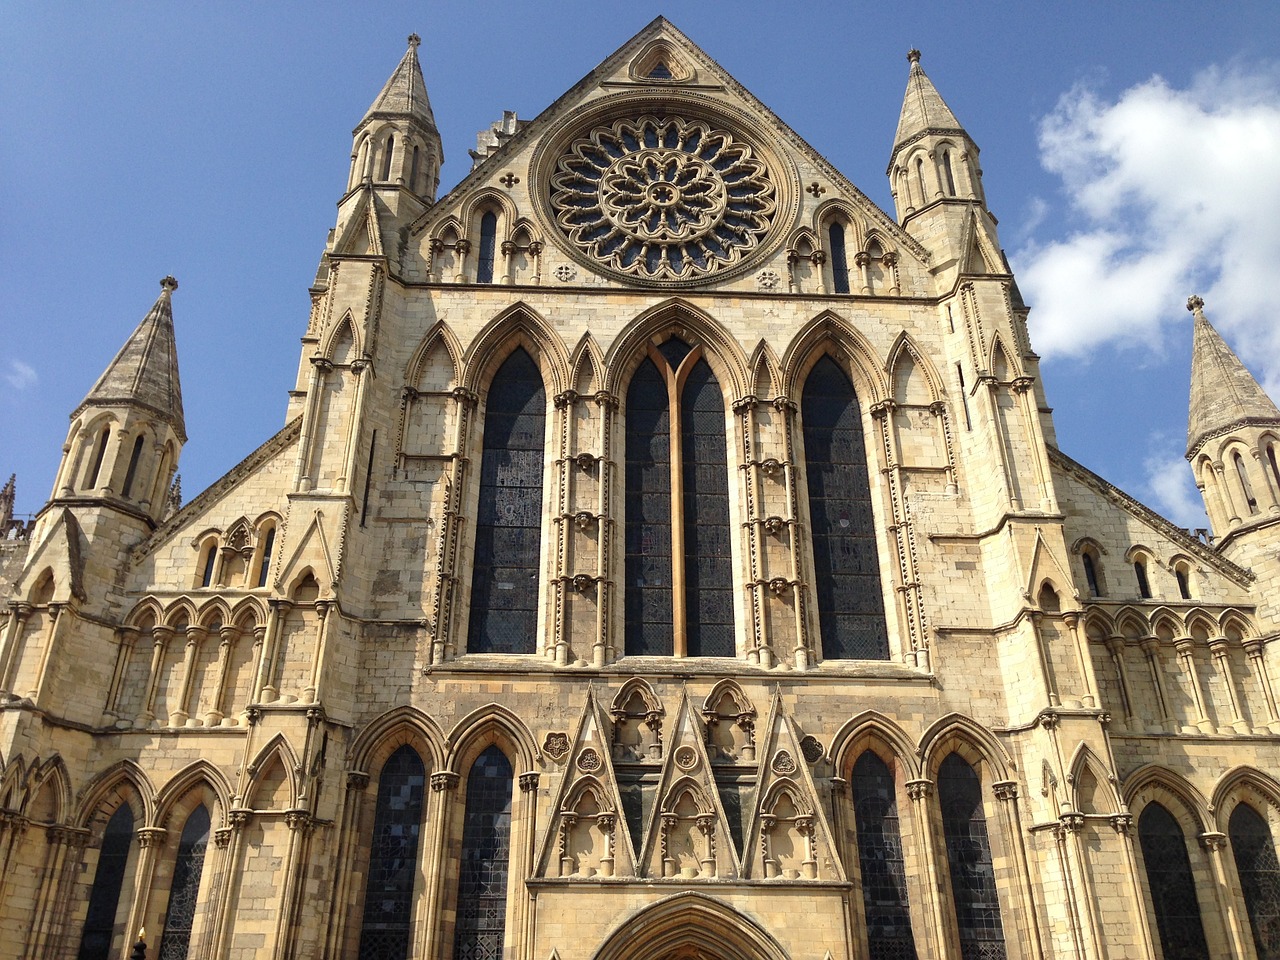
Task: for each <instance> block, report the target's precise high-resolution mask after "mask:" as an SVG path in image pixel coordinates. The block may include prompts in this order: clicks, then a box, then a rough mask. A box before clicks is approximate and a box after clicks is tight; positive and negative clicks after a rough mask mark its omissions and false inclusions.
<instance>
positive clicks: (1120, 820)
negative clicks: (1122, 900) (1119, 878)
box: [1110, 813, 1155, 960]
mask: <svg viewBox="0 0 1280 960" xmlns="http://www.w3.org/2000/svg"><path fill="white" fill-rule="evenodd" d="M1110 820H1111V826H1112V828H1113V829H1114V830H1115V832H1116V835H1117V836H1118V837H1119V838H1120V846H1121V849H1122V850H1123V851H1124V864H1125V870H1124V874H1125V876H1126V877H1128V878H1129V915H1130V917H1131V918H1133V921H1134V927H1135V930H1136V932H1137V936H1136V938H1135V939H1136V940H1137V947H1138V949H1139V950H1140V951H1142V952H1141V953H1140V954H1139V955H1138V957H1137V958H1136V960H1155V951H1154V947H1153V944H1154V943H1155V940H1154V938H1153V937H1152V935H1151V920H1150V919H1149V918H1148V916H1147V901H1146V898H1145V897H1144V896H1143V893H1142V880H1141V878H1140V877H1139V876H1138V861H1137V858H1136V857H1134V855H1133V817H1132V816H1130V815H1129V814H1127V813H1121V814H1116V815H1115V816H1113V817H1111V818H1110Z"/></svg>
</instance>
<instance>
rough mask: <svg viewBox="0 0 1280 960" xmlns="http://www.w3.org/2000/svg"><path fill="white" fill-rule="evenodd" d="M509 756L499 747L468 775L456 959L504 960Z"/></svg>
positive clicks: (479, 759) (480, 759)
mask: <svg viewBox="0 0 1280 960" xmlns="http://www.w3.org/2000/svg"><path fill="white" fill-rule="evenodd" d="M513 779H514V776H513V774H512V771H511V761H509V760H508V759H507V758H506V755H505V754H504V753H503V752H502V751H501V750H499V749H498V748H497V747H488V748H487V749H486V750H485V751H484V753H482V754H480V756H479V757H477V758H476V762H475V763H474V764H473V765H472V767H471V773H470V774H469V775H468V776H467V806H466V814H465V820H464V821H463V825H462V864H461V868H460V871H459V875H458V908H457V926H456V927H455V929H454V935H453V957H454V960H502V943H503V940H504V937H505V934H506V919H507V877H508V874H509V873H510V865H511V791H512V781H513Z"/></svg>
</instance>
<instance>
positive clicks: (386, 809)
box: [360, 744, 426, 960]
mask: <svg viewBox="0 0 1280 960" xmlns="http://www.w3.org/2000/svg"><path fill="white" fill-rule="evenodd" d="M425 783H426V770H425V768H424V767H423V766H422V759H421V758H420V757H419V756H418V754H417V752H416V751H415V750H414V749H413V747H411V746H409V745H408V744H405V745H404V746H403V747H401V748H400V749H398V750H397V751H396V752H395V753H393V754H392V755H391V756H390V757H389V758H388V759H387V762H386V764H385V765H384V766H383V768H382V776H381V777H380V778H379V779H378V806H377V811H376V813H375V814H374V820H373V844H372V846H371V848H370V850H369V872H368V875H367V880H366V881H365V891H364V923H363V925H362V926H361V928H360V956H362V957H370V958H376V960H405V958H407V957H408V956H409V946H410V943H411V934H412V930H413V880H414V877H416V876H417V875H418V837H419V834H420V833H421V831H422V805H423V792H424V791H423V787H424V785H425Z"/></svg>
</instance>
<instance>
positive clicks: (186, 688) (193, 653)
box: [169, 624, 208, 727]
mask: <svg viewBox="0 0 1280 960" xmlns="http://www.w3.org/2000/svg"><path fill="white" fill-rule="evenodd" d="M207 635H208V631H207V630H205V628H204V627H198V626H194V625H192V624H188V625H187V646H186V649H185V650H184V651H183V655H182V673H181V677H182V679H181V680H180V681H179V682H178V697H177V700H176V703H177V709H176V710H170V711H169V726H171V727H180V726H182V725H183V724H184V723H186V722H187V718H188V717H190V716H191V713H190V711H189V710H188V709H187V707H188V706H189V702H190V699H191V682H192V680H194V679H195V665H196V657H197V655H199V653H200V643H201V641H202V640H204V638H205V637H206V636H207Z"/></svg>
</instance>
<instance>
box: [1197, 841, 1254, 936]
mask: <svg viewBox="0 0 1280 960" xmlns="http://www.w3.org/2000/svg"><path fill="white" fill-rule="evenodd" d="M1200 846H1202V847H1204V849H1205V850H1206V851H1207V852H1208V855H1209V866H1210V868H1211V869H1212V870H1213V879H1214V884H1213V893H1212V896H1213V900H1214V904H1215V905H1216V906H1217V908H1218V911H1217V913H1218V916H1219V917H1221V918H1222V926H1223V927H1224V928H1225V930H1224V931H1223V932H1224V933H1225V934H1226V938H1227V946H1228V949H1230V951H1231V952H1230V954H1228V956H1229V957H1230V958H1231V960H1244V958H1245V957H1248V956H1250V951H1249V948H1248V947H1247V946H1246V944H1247V943H1250V942H1251V941H1252V940H1253V935H1252V931H1250V932H1249V933H1246V932H1245V929H1244V923H1243V922H1242V918H1241V917H1240V912H1239V911H1238V910H1237V909H1236V904H1235V897H1233V896H1231V895H1230V892H1229V890H1230V888H1229V887H1228V884H1227V865H1226V863H1224V862H1223V861H1224V858H1225V856H1226V854H1225V851H1226V849H1227V835H1226V834H1225V833H1202V834H1200ZM1206 932H1207V931H1206Z"/></svg>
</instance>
